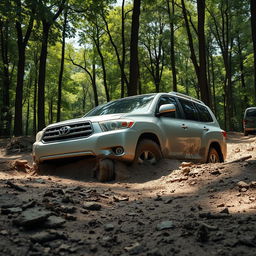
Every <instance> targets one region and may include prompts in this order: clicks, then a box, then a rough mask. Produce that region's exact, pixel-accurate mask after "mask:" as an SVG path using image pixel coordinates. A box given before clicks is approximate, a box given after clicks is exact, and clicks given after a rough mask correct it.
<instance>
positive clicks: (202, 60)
mask: <svg viewBox="0 0 256 256" xmlns="http://www.w3.org/2000/svg"><path fill="white" fill-rule="evenodd" d="M197 12H198V19H197V21H198V44H199V77H198V78H199V79H198V83H199V88H200V92H201V99H202V100H203V102H204V103H205V104H207V105H208V106H209V107H212V102H211V95H210V89H209V85H208V81H207V65H206V47H205V34H204V24H205V0H197Z"/></svg>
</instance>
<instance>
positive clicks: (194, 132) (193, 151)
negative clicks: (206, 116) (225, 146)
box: [179, 98, 207, 159]
mask: <svg viewBox="0 0 256 256" xmlns="http://www.w3.org/2000/svg"><path fill="white" fill-rule="evenodd" d="M179 102H180V104H181V106H182V109H183V112H184V119H183V120H182V124H181V127H180V129H182V130H183V136H182V138H181V140H182V144H183V153H182V154H183V155H184V158H186V159H200V158H201V156H200V150H201V147H202V136H203V133H204V124H203V123H201V122H199V114H198V110H197V108H196V106H195V104H194V103H193V102H192V101H190V100H186V99H182V98H179ZM206 129H207V128H206Z"/></svg>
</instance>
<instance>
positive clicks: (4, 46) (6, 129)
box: [0, 21, 11, 136]
mask: <svg viewBox="0 0 256 256" xmlns="http://www.w3.org/2000/svg"><path fill="white" fill-rule="evenodd" d="M8 38H9V28H8V23H7V22H5V23H4V22H2V21H0V42H1V56H2V61H3V66H4V67H3V89H2V91H3V98H2V103H3V105H2V108H1V114H0V115H1V116H0V120H1V124H2V125H1V127H0V135H4V136H9V135H10V133H11V113H10V96H9V91H10V84H11V81H10V73H9V57H8V51H9V49H8Z"/></svg>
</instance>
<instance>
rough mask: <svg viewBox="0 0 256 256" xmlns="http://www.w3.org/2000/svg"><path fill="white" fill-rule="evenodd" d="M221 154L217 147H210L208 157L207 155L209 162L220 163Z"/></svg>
mask: <svg viewBox="0 0 256 256" xmlns="http://www.w3.org/2000/svg"><path fill="white" fill-rule="evenodd" d="M220 162H221V161H220V156H219V153H218V152H217V150H216V149H215V148H212V147H211V148H210V149H209V153H208V157H207V163H220Z"/></svg>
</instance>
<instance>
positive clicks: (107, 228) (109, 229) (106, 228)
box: [104, 223, 115, 231]
mask: <svg viewBox="0 0 256 256" xmlns="http://www.w3.org/2000/svg"><path fill="white" fill-rule="evenodd" d="M114 228H115V226H114V224H112V223H107V224H105V225H104V229H105V231H111V230H113V229H114Z"/></svg>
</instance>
